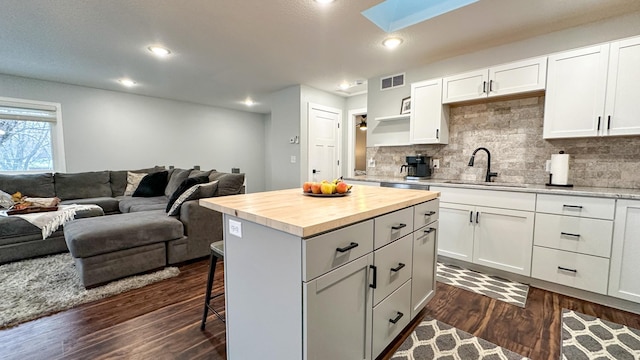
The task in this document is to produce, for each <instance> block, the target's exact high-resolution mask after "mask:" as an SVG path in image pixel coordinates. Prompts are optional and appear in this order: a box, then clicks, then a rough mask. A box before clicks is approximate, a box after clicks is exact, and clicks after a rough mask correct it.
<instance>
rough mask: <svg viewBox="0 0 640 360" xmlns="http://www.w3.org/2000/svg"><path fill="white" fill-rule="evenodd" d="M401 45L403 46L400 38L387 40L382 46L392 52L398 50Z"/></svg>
mask: <svg viewBox="0 0 640 360" xmlns="http://www.w3.org/2000/svg"><path fill="white" fill-rule="evenodd" d="M400 44H402V39H400V38H399V37H390V38H386V39H384V41H383V42H382V45H384V47H386V48H387V49H390V50H391V49H395V48H397V47H398V46H399V45H400Z"/></svg>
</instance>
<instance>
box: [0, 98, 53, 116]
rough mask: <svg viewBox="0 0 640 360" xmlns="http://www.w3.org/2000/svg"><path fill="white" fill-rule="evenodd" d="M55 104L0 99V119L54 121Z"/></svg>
mask: <svg viewBox="0 0 640 360" xmlns="http://www.w3.org/2000/svg"><path fill="white" fill-rule="evenodd" d="M57 111H58V108H57V107H56V106H55V105H48V104H33V103H28V102H14V101H7V100H1V99H0V120H26V121H47V122H56V120H57V118H58V117H57Z"/></svg>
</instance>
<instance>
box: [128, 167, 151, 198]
mask: <svg viewBox="0 0 640 360" xmlns="http://www.w3.org/2000/svg"><path fill="white" fill-rule="evenodd" d="M145 176H147V173H134V172H131V171H127V188H126V189H124V196H131V195H133V193H134V192H135V191H136V189H137V188H138V185H139V184H140V181H141V180H142V178H143V177H145Z"/></svg>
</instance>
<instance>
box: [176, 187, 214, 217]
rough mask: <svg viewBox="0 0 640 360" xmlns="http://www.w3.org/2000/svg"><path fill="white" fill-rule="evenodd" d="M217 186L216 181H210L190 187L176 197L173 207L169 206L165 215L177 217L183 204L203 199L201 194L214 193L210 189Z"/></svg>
mask: <svg viewBox="0 0 640 360" xmlns="http://www.w3.org/2000/svg"><path fill="white" fill-rule="evenodd" d="M217 186H218V180H216V181H212V182H209V183H206V184H204V183H202V184H196V185H193V186H192V187H190V188H188V189H187V190H185V191H184V192H183V193H182V194H180V196H178V198H177V199H176V201H175V202H174V203H173V205H171V209H169V211H168V212H167V215H169V216H176V215H178V214H179V213H180V207H181V206H182V204H184V203H185V202H187V201H189V200H197V199H201V198H203V197H204V196H202V195H203V193H205V192H212V191H215V190H213V189H212V188H217ZM207 187H208V188H209V189H206V190H203V189H204V188H207Z"/></svg>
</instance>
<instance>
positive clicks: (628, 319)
mask: <svg viewBox="0 0 640 360" xmlns="http://www.w3.org/2000/svg"><path fill="white" fill-rule="evenodd" d="M207 269H208V260H202V261H198V262H194V263H191V264H187V265H184V266H181V267H180V270H181V274H180V275H179V276H178V277H176V278H173V279H169V280H165V281H162V282H160V283H156V284H152V285H149V286H146V287H144V288H142V289H138V290H133V291H129V292H127V293H124V294H120V295H116V296H113V297H110V298H107V299H104V300H100V301H97V302H94V303H90V304H85V305H82V306H79V307H76V308H74V309H71V310H68V311H64V312H61V313H58V314H55V315H52V316H48V317H44V318H41V319H38V320H34V321H31V322H28V323H24V324H21V325H19V326H16V327H13V328H9V329H4V330H0V358H1V359H21V360H25V359H118V358H121V359H214V360H216V359H225V358H226V352H225V332H224V324H223V323H222V322H220V321H218V320H217V319H216V318H215V316H211V317H209V321H208V324H207V329H206V331H204V332H201V331H200V319H201V316H202V305H203V296H204V295H203V294H204V287H205V282H206V274H207ZM221 269H222V266H220V267H218V268H217V269H216V270H220V271H216V272H217V274H216V275H217V276H216V280H215V284H216V289H214V290H217V291H221V290H222V288H221V285H222V271H221ZM223 301H224V300H223V299H222V298H220V299H219V301H218V302H216V304H217V305H219V306H222V307H223V306H224V304H223V303H222V302H223ZM562 308H569V309H573V310H577V311H580V312H582V313H585V314H589V315H594V316H598V317H601V318H603V319H606V320H610V321H614V322H617V323H620V324H625V325H628V326H631V327H634V328H640V316H638V315H635V314H630V313H626V312H622V311H618V310H614V309H611V308H607V307H604V306H600V305H596V304H593V303H589V302H585V301H581V300H577V299H574V298H569V297H565V296H562V295H558V294H555V293H551V292H548V291H544V290H540V289H535V288H532V289H531V292H530V294H529V299H528V301H527V307H526V308H525V309H522V308H519V307H517V306H513V305H509V304H506V303H503V302H501V301H497V300H494V299H491V298H488V297H485V296H482V295H476V294H473V293H470V292H467V291H464V290H461V289H457V288H454V287H451V286H448V285H445V284H441V283H438V288H437V295H436V297H435V298H434V299H433V300H432V301H431V302H430V303H429V304H428V306H427V308H426V309H425V310H424V311H423V313H424V315H426V316H429V317H432V318H436V319H438V320H440V321H442V322H444V323H447V324H450V325H453V326H455V327H457V328H459V329H462V330H464V331H467V332H469V333H471V334H474V335H476V336H479V337H481V338H483V339H486V340H488V341H491V342H493V343H495V344H498V345H501V346H503V347H505V348H508V349H510V350H513V351H515V352H517V353H520V354H522V355H524V356H528V357H530V358H532V359H558V356H559V354H560V323H561V319H560V314H561V311H562ZM418 323H419V321H414V323H413V324H412V326H411V328H409V329H407V331H405V332H404V333H403V334H401V335H400V337H399V338H398V339H396V341H395V342H394V343H393V344H392V345H391V346H390V347H389V348H388V349H387V350H386V351H385V353H384V354H382V355H381V356H380V357H379V358H380V359H389V358H390V357H391V356H392V355H393V353H394V351H395V349H397V347H398V346H400V344H401V343H402V341H403V340H404V338H405V337H406V336H408V334H410V333H411V331H412V330H413V327H415V326H416V325H417V324H418ZM265 359H268V356H266V355H265Z"/></svg>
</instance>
